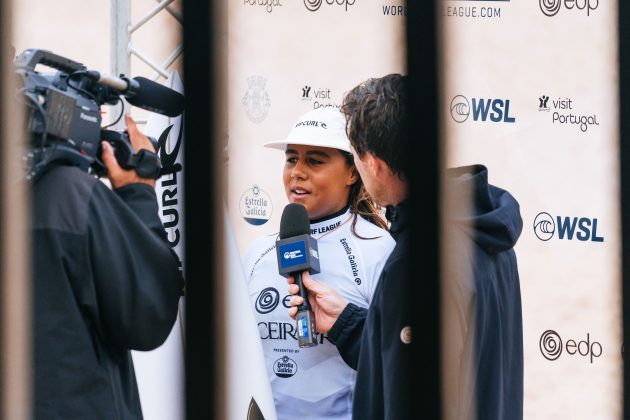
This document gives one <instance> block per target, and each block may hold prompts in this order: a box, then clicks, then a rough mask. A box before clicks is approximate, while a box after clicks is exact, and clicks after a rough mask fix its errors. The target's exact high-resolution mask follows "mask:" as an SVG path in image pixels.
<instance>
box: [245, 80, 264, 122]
mask: <svg viewBox="0 0 630 420" xmlns="http://www.w3.org/2000/svg"><path fill="white" fill-rule="evenodd" d="M266 83H267V80H266V79H265V78H264V77H261V76H250V77H248V78H247V91H246V92H245V96H243V105H244V106H245V113H246V114H247V117H248V118H249V119H250V120H251V121H252V122H253V123H256V124H258V123H260V122H262V121H263V120H264V119H265V117H266V116H267V111H269V106H270V105H271V101H270V100H269V94H268V93H267V91H266V90H265V84H266Z"/></svg>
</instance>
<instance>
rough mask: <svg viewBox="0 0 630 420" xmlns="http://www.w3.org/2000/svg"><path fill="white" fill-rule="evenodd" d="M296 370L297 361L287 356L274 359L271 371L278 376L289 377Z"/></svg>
mask: <svg viewBox="0 0 630 420" xmlns="http://www.w3.org/2000/svg"><path fill="white" fill-rule="evenodd" d="M296 372H297V363H295V361H293V360H292V359H289V358H288V357H287V356H284V357H282V358H280V359H278V360H276V361H275V362H274V364H273V373H275V374H276V376H278V377H280V378H290V377H291V376H293V375H295V373H296Z"/></svg>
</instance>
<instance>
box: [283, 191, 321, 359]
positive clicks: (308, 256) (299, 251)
mask: <svg viewBox="0 0 630 420" xmlns="http://www.w3.org/2000/svg"><path fill="white" fill-rule="evenodd" d="M310 229H311V224H310V222H309V220H308V213H307V212H306V208H305V207H304V206H303V205H301V204H296V203H291V204H288V205H287V206H286V207H285V208H284V210H283V211H282V217H281V219H280V239H278V240H277V241H276V256H277V258H278V272H279V273H280V275H282V276H284V277H289V275H293V278H295V284H297V285H298V287H299V288H300V292H299V294H300V296H302V298H303V299H304V303H302V305H300V306H299V307H298V312H297V316H296V318H295V321H296V323H297V332H298V346H300V347H313V346H316V345H317V339H316V337H315V315H314V314H313V310H312V309H311V305H310V304H309V302H308V294H307V291H306V289H305V288H304V285H303V284H302V272H304V271H307V270H308V272H309V273H310V274H317V273H319V253H318V251H317V241H316V240H315V238H313V237H312V236H311V235H310Z"/></svg>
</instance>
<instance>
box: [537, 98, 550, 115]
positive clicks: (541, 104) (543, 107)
mask: <svg viewBox="0 0 630 420" xmlns="http://www.w3.org/2000/svg"><path fill="white" fill-rule="evenodd" d="M547 102H549V96H547V95H543V96H541V97H540V98H538V110H539V111H545V112H549V107H548V106H547Z"/></svg>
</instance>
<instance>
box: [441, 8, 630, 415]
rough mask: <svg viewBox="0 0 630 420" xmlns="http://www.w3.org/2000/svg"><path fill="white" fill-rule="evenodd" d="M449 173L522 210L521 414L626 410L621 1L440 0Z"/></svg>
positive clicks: (519, 247)
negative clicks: (469, 177) (503, 192)
mask: <svg viewBox="0 0 630 420" xmlns="http://www.w3.org/2000/svg"><path fill="white" fill-rule="evenodd" d="M439 13H440V15H441V23H442V31H443V32H442V36H443V44H442V47H441V53H442V60H443V63H442V64H443V67H442V68H443V71H442V74H443V88H442V98H441V100H442V105H441V110H442V111H443V115H444V119H443V121H442V128H443V133H444V134H445V140H446V142H445V148H446V162H447V165H448V166H460V165H466V164H473V163H481V164H484V165H485V166H487V168H488V173H489V181H490V182H491V183H493V184H494V185H497V186H499V187H502V188H505V189H507V190H508V191H510V192H511V193H512V194H513V195H514V197H515V198H516V199H517V200H518V201H519V202H520V206H521V215H522V217H523V224H524V227H523V232H522V234H521V237H520V239H519V241H518V243H517V245H516V254H517V258H518V266H519V272H520V280H521V292H522V303H523V330H524V352H525V396H524V398H525V400H524V417H525V418H526V419H537V420H538V419H558V418H570V419H594V418H602V419H604V418H605V419H615V418H621V416H622V399H621V397H622V372H623V367H622V358H621V348H622V343H621V335H622V329H621V287H620V258H619V255H620V235H619V232H620V219H619V218H620V215H619V206H620V204H619V162H618V156H619V154H618V148H619V146H618V142H619V135H618V131H617V127H618V118H619V116H618V113H619V112H618V99H617V96H618V68H617V65H618V61H617V48H618V41H617V3H616V2H605V1H598V0H578V1H569V0H566V1H565V0H539V1H510V0H504V1H483V0H480V1H463V0H460V1H442V2H441V3H440V5H439Z"/></svg>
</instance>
